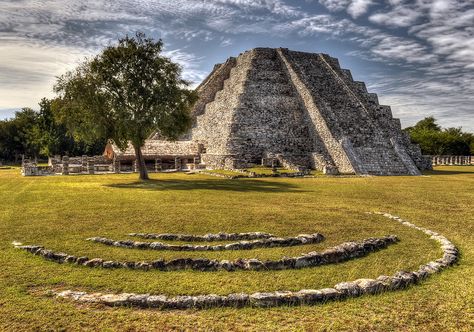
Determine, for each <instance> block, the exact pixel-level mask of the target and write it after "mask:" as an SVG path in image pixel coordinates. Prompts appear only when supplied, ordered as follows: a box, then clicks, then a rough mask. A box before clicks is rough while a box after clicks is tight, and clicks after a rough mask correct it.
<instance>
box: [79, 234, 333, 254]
mask: <svg viewBox="0 0 474 332" xmlns="http://www.w3.org/2000/svg"><path fill="white" fill-rule="evenodd" d="M87 240H88V241H92V242H97V243H102V244H105V245H108V246H114V247H122V248H129V249H152V250H172V251H222V250H250V249H256V248H274V247H292V246H299V245H302V244H314V243H319V242H321V241H323V240H324V236H323V235H321V234H319V233H315V234H299V235H298V236H296V237H288V238H278V237H271V238H265V239H257V240H251V241H240V242H235V243H228V244H218V245H213V246H211V245H191V244H166V243H162V242H137V241H131V240H122V241H115V240H112V239H108V238H104V237H91V238H88V239H87Z"/></svg>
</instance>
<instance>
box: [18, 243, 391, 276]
mask: <svg viewBox="0 0 474 332" xmlns="http://www.w3.org/2000/svg"><path fill="white" fill-rule="evenodd" d="M397 241H398V238H397V237H396V236H395V235H389V236H386V237H383V238H369V239H365V240H363V241H360V242H345V243H342V244H340V245H337V246H335V247H332V248H329V249H326V250H324V251H322V252H310V253H307V254H303V255H300V256H296V257H284V258H282V259H279V260H267V261H261V260H259V259H256V258H250V259H237V260H234V261H228V260H221V261H219V260H215V259H213V260H210V259H207V258H178V259H173V260H170V261H165V260H163V259H159V260H155V261H151V262H130V261H128V262H119V261H104V260H103V259H101V258H92V259H89V258H88V257H76V256H73V255H68V254H66V253H60V252H53V251H51V250H48V249H44V248H43V247H41V246H18V248H20V249H23V250H26V251H28V252H30V253H32V254H35V255H38V256H41V257H43V258H45V259H48V260H52V261H55V262H57V263H75V264H77V265H83V266H87V267H103V268H129V269H137V270H151V269H157V270H161V271H176V270H185V269H192V270H199V271H217V270H226V271H235V270H254V271H260V270H287V269H300V268H305V267H313V266H319V265H325V264H335V263H339V262H343V261H347V260H350V259H353V258H358V257H362V256H365V255H367V254H369V253H371V252H374V251H377V250H380V249H383V248H386V247H387V246H388V245H390V244H393V243H396V242H397Z"/></svg>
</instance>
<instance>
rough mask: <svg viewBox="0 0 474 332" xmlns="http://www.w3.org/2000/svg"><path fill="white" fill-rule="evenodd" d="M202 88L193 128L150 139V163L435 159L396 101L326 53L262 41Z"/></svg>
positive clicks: (345, 164) (393, 167)
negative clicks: (411, 133) (403, 121)
mask: <svg viewBox="0 0 474 332" xmlns="http://www.w3.org/2000/svg"><path fill="white" fill-rule="evenodd" d="M197 91H198V93H199V100H198V102H197V103H196V104H195V106H194V108H193V110H192V116H193V124H192V127H191V128H190V130H189V131H188V132H187V133H185V134H184V135H182V136H181V137H180V138H179V139H178V140H177V141H173V142H170V141H166V140H164V139H162V138H161V137H160V134H159V133H155V134H153V135H152V136H150V138H149V139H148V140H146V142H145V145H144V147H143V148H142V151H143V155H144V156H145V159H146V160H147V164H148V165H149V166H151V167H153V165H155V167H156V165H158V164H159V167H160V169H166V168H174V169H176V168H180V169H189V168H207V169H244V168H247V167H251V166H252V165H262V164H263V165H267V164H274V163H275V162H276V163H278V164H279V165H280V166H282V167H286V168H290V169H299V170H301V169H315V170H321V171H323V172H325V173H329V174H338V173H342V174H344V173H349V174H370V175H419V174H420V170H424V169H428V168H430V167H431V163H430V160H429V159H427V158H424V157H423V156H422V154H421V150H420V148H419V146H417V145H415V144H412V143H411V141H410V138H409V137H408V135H407V134H406V133H405V132H403V131H402V130H401V125H400V120H399V119H395V118H393V117H392V112H391V109H390V107H389V106H385V105H380V104H379V102H378V98H377V95H376V94H374V93H369V92H368V91H367V89H366V86H365V84H364V83H363V82H358V81H354V80H353V78H352V75H351V72H350V71H349V70H348V69H342V68H341V67H340V65H339V62H338V60H337V59H336V58H333V57H330V56H329V55H326V54H321V53H306V52H297V51H291V50H288V49H285V48H276V49H275V48H255V49H252V50H249V51H246V52H244V53H241V54H240V55H239V56H238V57H231V58H229V59H227V61H226V62H225V63H222V64H217V65H215V66H214V69H213V70H212V72H211V73H210V74H209V76H208V77H207V78H206V79H205V80H204V81H203V82H202V83H201V84H200V85H199V86H198V87H197ZM104 154H105V155H106V156H107V157H108V158H110V159H113V160H114V164H117V163H118V164H119V165H120V163H127V162H133V160H134V159H135V154H134V150H133V148H132V147H131V146H130V147H129V148H128V149H126V150H125V151H121V150H119V149H118V148H117V147H116V146H114V145H112V144H108V145H107V147H106V150H105V153H104ZM119 167H120V166H119Z"/></svg>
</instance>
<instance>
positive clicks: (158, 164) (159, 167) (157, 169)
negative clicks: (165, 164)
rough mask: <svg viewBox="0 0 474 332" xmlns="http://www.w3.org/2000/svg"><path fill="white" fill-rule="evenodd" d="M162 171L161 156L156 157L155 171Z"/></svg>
mask: <svg viewBox="0 0 474 332" xmlns="http://www.w3.org/2000/svg"><path fill="white" fill-rule="evenodd" d="M160 171H161V158H156V159H155V172H160Z"/></svg>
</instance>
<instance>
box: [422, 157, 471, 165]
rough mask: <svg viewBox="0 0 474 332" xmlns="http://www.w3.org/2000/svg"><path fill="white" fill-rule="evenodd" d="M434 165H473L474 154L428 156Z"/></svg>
mask: <svg viewBox="0 0 474 332" xmlns="http://www.w3.org/2000/svg"><path fill="white" fill-rule="evenodd" d="M430 157H431V160H432V164H433V165H434V166H436V165H459V166H463V165H474V156H430Z"/></svg>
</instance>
